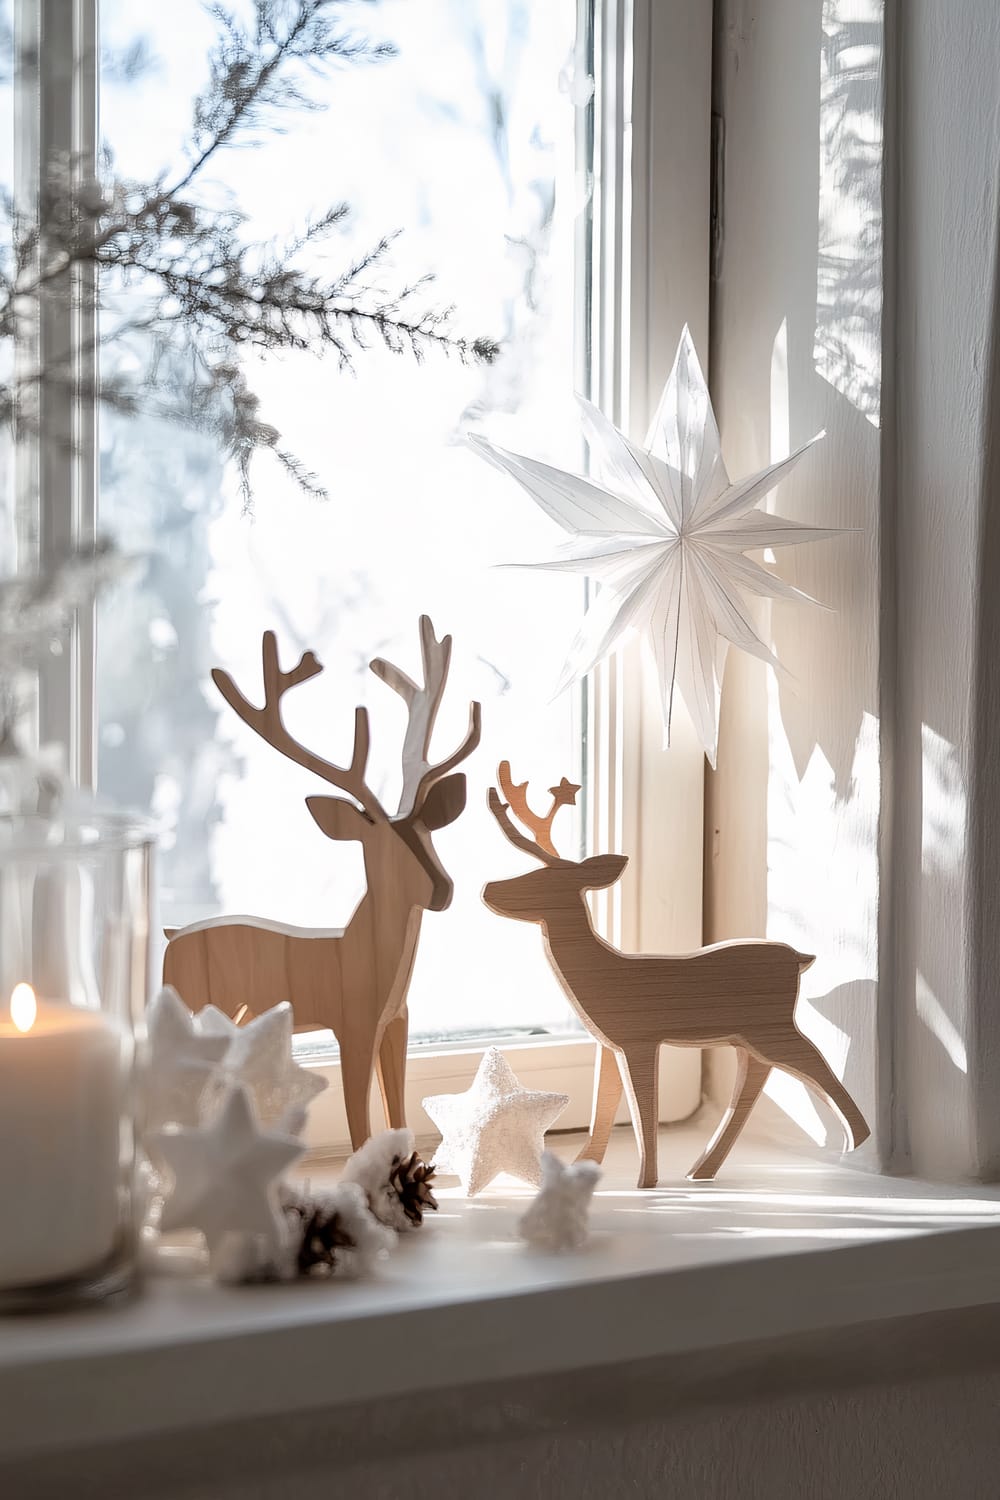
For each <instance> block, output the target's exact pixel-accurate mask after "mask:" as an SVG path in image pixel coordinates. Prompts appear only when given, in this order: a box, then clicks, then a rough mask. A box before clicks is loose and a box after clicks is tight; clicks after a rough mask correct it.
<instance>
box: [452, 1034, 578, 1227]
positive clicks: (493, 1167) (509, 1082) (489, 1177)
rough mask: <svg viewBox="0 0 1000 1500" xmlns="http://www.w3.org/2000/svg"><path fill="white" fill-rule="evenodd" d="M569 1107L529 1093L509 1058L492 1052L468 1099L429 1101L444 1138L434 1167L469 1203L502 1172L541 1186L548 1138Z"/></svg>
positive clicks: (561, 1099) (563, 1100) (561, 1098)
mask: <svg viewBox="0 0 1000 1500" xmlns="http://www.w3.org/2000/svg"><path fill="white" fill-rule="evenodd" d="M568 1103H569V1096H568V1095H567V1094H545V1093H540V1092H536V1091H535V1090H534V1089H523V1088H522V1087H521V1085H520V1084H519V1083H518V1081H517V1079H516V1078H515V1077H514V1074H513V1073H512V1072H511V1070H510V1067H509V1066H508V1064H507V1062H506V1059H505V1058H504V1055H503V1053H502V1052H500V1051H499V1049H498V1048H496V1047H490V1048H488V1049H487V1051H486V1052H484V1053H483V1060H482V1062H481V1063H480V1064H479V1069H478V1071H477V1073H476V1076H475V1078H474V1079H473V1081H472V1087H471V1088H470V1089H469V1090H468V1091H467V1092H466V1093H464V1094H435V1095H434V1096H433V1097H432V1098H430V1099H424V1100H423V1106H424V1109H425V1110H426V1111H427V1113H428V1114H429V1115H430V1117H431V1119H432V1120H433V1121H434V1124H435V1125H436V1126H437V1127H438V1129H439V1130H440V1131H441V1134H442V1136H443V1140H442V1141H441V1145H440V1146H439V1147H438V1150H437V1153H436V1155H435V1157H434V1163H433V1164H434V1166H435V1167H437V1169H438V1170H439V1171H440V1172H447V1173H449V1174H451V1175H453V1176H455V1177H458V1178H460V1179H461V1183H462V1189H463V1191H464V1192H465V1194H466V1195H467V1196H468V1197H469V1198H473V1197H475V1195H476V1194H477V1193H481V1192H482V1190H483V1188H485V1187H488V1186H489V1184H490V1183H491V1182H492V1181H493V1179H494V1177H496V1176H498V1175H499V1173H501V1172H509V1173H510V1175H511V1176H512V1177H520V1178H521V1180H522V1181H523V1182H530V1183H531V1184H532V1185H535V1184H537V1183H538V1182H540V1181H541V1175H542V1169H541V1160H542V1149H543V1136H544V1135H545V1132H546V1130H548V1128H549V1126H550V1125H551V1124H552V1123H553V1121H555V1120H556V1119H557V1118H558V1117H559V1115H561V1114H562V1112H563V1110H564V1109H565V1108H566V1105H567V1104H568Z"/></svg>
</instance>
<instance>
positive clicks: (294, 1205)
mask: <svg viewBox="0 0 1000 1500" xmlns="http://www.w3.org/2000/svg"><path fill="white" fill-rule="evenodd" d="M282 1207H283V1209H284V1211H285V1218H286V1219H287V1221H288V1227H289V1230H290V1231H291V1234H292V1237H293V1241H294V1244H295V1246H296V1251H295V1254H296V1264H297V1266H298V1271H299V1275H300V1276H310V1275H314V1274H318V1275H329V1274H330V1273H331V1272H332V1271H333V1269H334V1267H335V1266H336V1264H337V1253H338V1251H342V1250H354V1249H356V1248H357V1241H356V1240H355V1239H354V1237H353V1236H352V1235H351V1234H350V1233H349V1232H348V1230H347V1228H346V1227H345V1224H344V1216H343V1215H342V1213H341V1212H340V1210H339V1208H337V1207H336V1205H332V1204H330V1203H326V1202H324V1201H323V1199H322V1198H309V1197H307V1196H304V1197H299V1196H297V1195H293V1194H291V1193H287V1194H286V1195H285V1200H284V1202H283V1203H282Z"/></svg>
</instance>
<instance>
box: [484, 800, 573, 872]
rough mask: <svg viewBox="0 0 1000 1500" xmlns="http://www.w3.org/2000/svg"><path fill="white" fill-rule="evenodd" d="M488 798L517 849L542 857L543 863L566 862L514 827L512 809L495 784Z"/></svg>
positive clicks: (495, 814) (493, 811) (494, 812)
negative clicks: (504, 800) (502, 799)
mask: <svg viewBox="0 0 1000 1500" xmlns="http://www.w3.org/2000/svg"><path fill="white" fill-rule="evenodd" d="M487 800H488V802H489V805H490V812H491V813H492V814H493V816H494V817H495V818H496V820H497V822H498V823H499V824H500V830H501V832H502V833H503V835H504V837H505V838H506V839H507V840H509V842H510V843H512V844H513V845H514V848H515V849H523V850H524V852H525V854H530V855H532V856H533V857H534V858H535V859H540V860H541V862H542V864H543V865H562V864H565V863H566V861H565V860H562V859H560V858H559V856H558V854H556V853H554V852H552V853H550V851H549V850H548V849H543V848H542V846H541V844H536V843H535V842H534V840H533V839H529V838H528V836H527V834H526V833H521V832H520V831H519V830H518V829H517V828H515V827H514V825H513V823H512V822H511V821H510V809H509V808H508V806H507V804H506V802H501V800H500V794H499V793H498V791H497V789H496V787H495V786H491V787H490V789H489V792H488V793H487Z"/></svg>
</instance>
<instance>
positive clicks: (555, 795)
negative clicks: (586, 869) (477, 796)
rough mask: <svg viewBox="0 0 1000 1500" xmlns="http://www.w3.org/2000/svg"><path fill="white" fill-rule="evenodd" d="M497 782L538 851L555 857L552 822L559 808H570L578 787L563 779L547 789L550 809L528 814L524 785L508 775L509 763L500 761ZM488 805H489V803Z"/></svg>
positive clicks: (526, 794) (530, 811)
mask: <svg viewBox="0 0 1000 1500" xmlns="http://www.w3.org/2000/svg"><path fill="white" fill-rule="evenodd" d="M497 780H498V781H499V783H500V790H501V791H502V792H503V794H504V796H505V797H506V798H507V801H508V802H509V803H510V808H511V811H512V812H513V814H514V816H515V818H517V820H518V822H519V823H523V824H524V826H525V828H527V830H528V832H529V833H533V834H534V836H535V841H536V844H537V847H538V848H539V849H542V850H544V852H545V853H546V854H552V855H554V856H555V857H556V858H557V859H558V858H559V853H558V850H557V849H556V846H555V844H554V843H553V842H552V820H553V818H554V817H555V815H556V813H557V812H558V811H559V809H560V808H561V807H572V806H573V805H574V803H575V802H576V794H577V792H578V791H579V790H580V788H579V787H578V786H577V785H576V784H575V783H574V782H572V781H567V780H566V777H565V776H564V777H563V778H562V780H561V781H560V783H559V785H558V786H551V787H549V792H550V794H551V796H552V806H551V807H550V808H549V810H548V812H547V813H545V814H544V816H543V815H542V814H541V813H536V812H532V810H531V808H530V807H529V806H528V783H527V782H526V781H521V782H515V781H514V779H513V777H512V776H511V771H510V761H509V760H502V761H501V762H500V764H499V766H498V767H497ZM491 806H492V804H491Z"/></svg>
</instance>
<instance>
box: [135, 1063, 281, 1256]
mask: <svg viewBox="0 0 1000 1500" xmlns="http://www.w3.org/2000/svg"><path fill="white" fill-rule="evenodd" d="M153 1144H154V1145H155V1147H156V1150H157V1153H158V1155H159V1156H160V1158H161V1159H162V1160H163V1161H164V1162H165V1163H166V1165H167V1167H168V1168H169V1169H170V1172H171V1173H172V1175H173V1179H174V1185H173V1189H172V1191H171V1193H170V1196H169V1197H168V1198H167V1200H166V1202H165V1203H164V1205H163V1214H162V1217H161V1219H160V1231H161V1233H164V1234H169V1233H170V1232H171V1231H172V1230H175V1229H200V1230H201V1231H202V1233H203V1234H204V1236H205V1239H206V1240H207V1241H208V1245H209V1248H211V1247H212V1246H213V1245H216V1244H217V1243H218V1242H219V1240H220V1239H221V1237H222V1236H223V1235H224V1234H227V1233H229V1232H231V1231H234V1230H242V1231H245V1232H246V1233H248V1234H257V1235H260V1236H261V1237H262V1239H263V1240H264V1241H265V1243H266V1244H267V1245H268V1246H271V1247H273V1248H275V1249H277V1248H278V1247H279V1246H280V1244H281V1242H282V1237H283V1235H284V1221H283V1218H282V1215H281V1211H280V1209H279V1207H278V1201H277V1197H276V1193H275V1188H274V1186H273V1184H274V1183H275V1181H276V1179H277V1178H278V1177H279V1176H280V1174H281V1173H282V1172H283V1171H284V1169H285V1167H287V1166H288V1165H289V1164H290V1163H291V1162H293V1161H295V1160H296V1159H297V1158H298V1157H299V1156H301V1155H302V1152H303V1150H304V1149H305V1148H304V1147H303V1145H302V1142H301V1141H298V1140H296V1139H294V1138H293V1137H291V1136H286V1135H279V1134H277V1133H273V1132H270V1131H263V1130H260V1129H259V1128H258V1125H257V1121H256V1120H255V1118H254V1111H253V1106H252V1105H251V1103H250V1099H249V1097H248V1095H247V1091H246V1089H243V1088H234V1089H233V1090H232V1091H231V1092H230V1093H229V1094H228V1095H227V1097H226V1100H225V1103H224V1104H223V1106H222V1109H221V1111H220V1113H219V1115H218V1117H217V1118H216V1119H215V1120H213V1121H212V1122H211V1124H209V1125H203V1126H202V1127H201V1128H200V1129H198V1130H189V1129H180V1130H161V1131H158V1132H156V1134H155V1135H154V1136H153Z"/></svg>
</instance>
